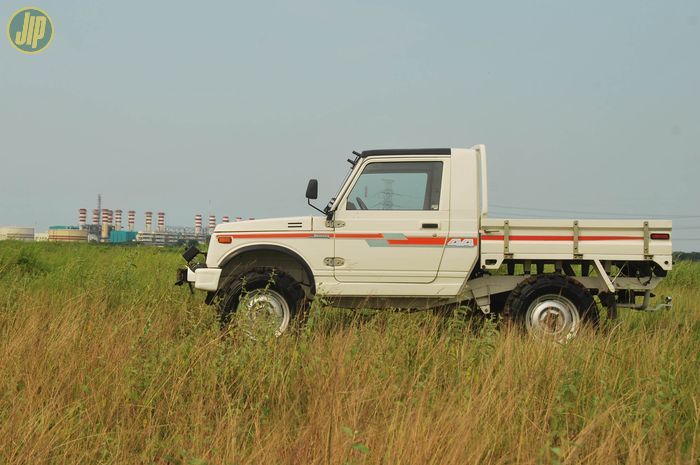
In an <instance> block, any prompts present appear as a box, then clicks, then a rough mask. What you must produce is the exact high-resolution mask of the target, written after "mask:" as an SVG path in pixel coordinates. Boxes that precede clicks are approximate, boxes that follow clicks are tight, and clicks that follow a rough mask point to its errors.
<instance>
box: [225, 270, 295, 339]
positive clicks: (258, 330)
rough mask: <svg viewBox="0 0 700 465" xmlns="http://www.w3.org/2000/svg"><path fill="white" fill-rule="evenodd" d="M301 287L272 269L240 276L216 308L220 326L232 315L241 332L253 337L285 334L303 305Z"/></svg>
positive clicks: (227, 321)
mask: <svg viewBox="0 0 700 465" xmlns="http://www.w3.org/2000/svg"><path fill="white" fill-rule="evenodd" d="M303 298H304V291H303V290H302V288H301V285H300V284H299V283H298V282H297V281H296V280H295V279H294V278H292V277H291V276H290V275H288V274H287V273H284V272H280V271H277V270H274V269H271V268H255V269H253V270H250V271H248V272H246V273H243V274H242V275H240V276H239V277H238V278H237V279H236V280H234V281H233V282H232V283H231V285H230V286H229V290H228V292H227V293H226V296H225V297H224V298H223V299H222V300H221V302H220V304H219V312H220V317H221V323H222V326H226V325H228V324H229V323H230V322H231V318H232V316H233V315H234V314H238V315H239V318H240V319H239V320H238V323H239V325H240V326H241V328H242V329H243V331H244V332H246V333H248V334H249V335H254V334H274V335H275V336H281V335H282V334H283V333H285V332H286V331H287V330H288V329H289V326H290V324H291V322H292V320H293V319H294V317H295V316H296V315H297V313H298V309H299V307H300V305H301V303H302V301H303Z"/></svg>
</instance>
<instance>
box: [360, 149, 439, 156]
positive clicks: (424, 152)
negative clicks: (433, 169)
mask: <svg viewBox="0 0 700 465" xmlns="http://www.w3.org/2000/svg"><path fill="white" fill-rule="evenodd" d="M375 155H452V149H381V150H364V151H363V152H362V153H361V154H360V157H362V158H364V157H369V156H375Z"/></svg>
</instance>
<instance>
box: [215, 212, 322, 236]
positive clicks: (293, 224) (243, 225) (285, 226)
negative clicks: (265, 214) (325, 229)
mask: <svg viewBox="0 0 700 465" xmlns="http://www.w3.org/2000/svg"><path fill="white" fill-rule="evenodd" d="M314 220H316V221H323V218H321V217H318V218H314V217H313V216H290V217H287V218H263V219H259V220H246V221H236V222H233V223H221V224H219V225H217V226H216V229H215V230H214V231H215V232H217V233H221V232H241V231H256V232H257V231H311V230H312V229H313V222H314Z"/></svg>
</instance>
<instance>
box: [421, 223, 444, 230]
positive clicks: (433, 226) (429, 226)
mask: <svg viewBox="0 0 700 465" xmlns="http://www.w3.org/2000/svg"><path fill="white" fill-rule="evenodd" d="M439 227H440V225H438V224H437V223H422V224H421V228H423V229H438V228H439Z"/></svg>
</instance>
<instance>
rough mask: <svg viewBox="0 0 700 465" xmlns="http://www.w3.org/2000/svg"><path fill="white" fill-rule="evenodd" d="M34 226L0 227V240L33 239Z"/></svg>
mask: <svg viewBox="0 0 700 465" xmlns="http://www.w3.org/2000/svg"><path fill="white" fill-rule="evenodd" d="M33 240H34V228H24V227H21V226H2V227H0V241H33Z"/></svg>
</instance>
